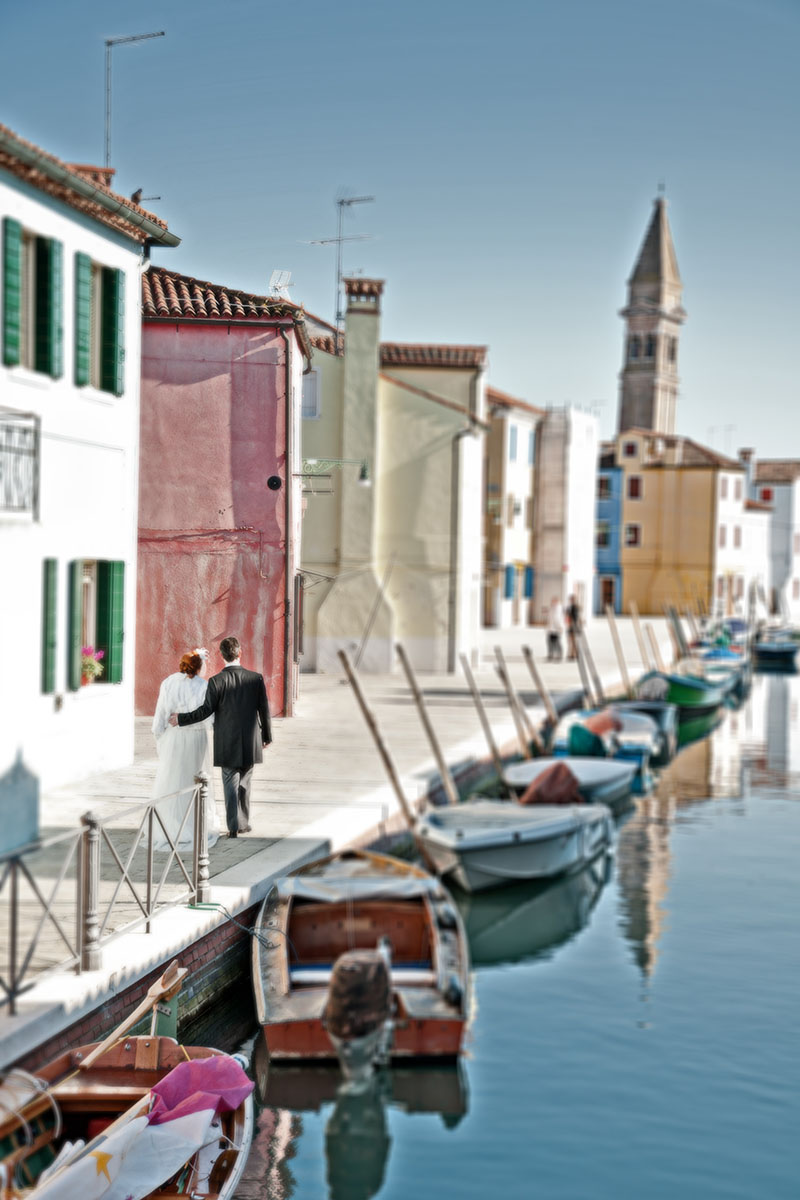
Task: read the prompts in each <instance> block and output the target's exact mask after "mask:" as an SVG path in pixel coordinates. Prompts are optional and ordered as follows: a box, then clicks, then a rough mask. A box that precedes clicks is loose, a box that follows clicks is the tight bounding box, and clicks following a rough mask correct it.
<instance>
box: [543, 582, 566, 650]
mask: <svg viewBox="0 0 800 1200" xmlns="http://www.w3.org/2000/svg"><path fill="white" fill-rule="evenodd" d="M563 636H564V609H563V608H562V607H561V601H560V600H559V598H558V596H553V599H552V600H551V601H550V608H549V609H548V611H547V661H548V662H561V659H562V658H563V657H564V647H563V645H562V643H561V639H562V637H563Z"/></svg>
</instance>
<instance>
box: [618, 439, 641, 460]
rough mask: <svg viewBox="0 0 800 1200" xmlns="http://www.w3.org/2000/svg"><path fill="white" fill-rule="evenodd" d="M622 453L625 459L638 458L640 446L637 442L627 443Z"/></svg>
mask: <svg viewBox="0 0 800 1200" xmlns="http://www.w3.org/2000/svg"><path fill="white" fill-rule="evenodd" d="M622 453H623V455H624V456H625V458H636V455H637V454H638V446H637V444H636V442H625V444H624V445H623V447H622Z"/></svg>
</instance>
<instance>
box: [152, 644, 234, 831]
mask: <svg viewBox="0 0 800 1200" xmlns="http://www.w3.org/2000/svg"><path fill="white" fill-rule="evenodd" d="M207 658H208V651H207V650H206V649H205V648H201V649H199V650H193V651H192V652H191V653H189V654H184V656H183V658H182V659H181V661H180V664H179V666H178V670H177V671H176V673H175V674H174V675H168V676H167V678H166V679H165V680H164V682H163V683H162V684H161V688H160V690H159V693H158V703H157V705H156V714H155V716H154V717H153V733H154V734H155V738H156V749H157V750H158V768H157V770H156V779H155V783H154V785H153V797H152V798H153V800H154V801H158V802H159V803H158V813H159V816H160V817H161V821H162V822H163V825H164V828H165V829H167V830H168V831H169V836H170V837H171V838H172V841H173V842H174V843H175V845H176V846H177V847H178V848H179V849H181V850H186V849H191V848H192V845H193V842H194V819H193V814H192V813H189V815H188V816H186V812H187V809H188V808H189V804H190V802H191V798H192V792H191V789H193V788H194V777H195V775H196V774H197V773H198V771H206V772H207V773H208V779H209V782H208V800H207V812H206V825H207V828H208V844H209V847H210V846H213V845H214V843H215V842H216V841H217V838H218V837H219V822H218V820H217V810H216V806H215V804H214V788H213V782H212V775H211V754H210V751H209V745H208V730H209V729H210V727H211V726H212V725H213V724H214V717H213V715H212V716H210V717H209V718H208V719H207V720H206V721H202V722H199V723H198V724H196V725H183V726H181V725H176V726H172V725H170V723H169V715H170V713H173V712H178V713H181V712H191V711H192V710H193V709H195V708H199V706H200V705H201V704H202V703H203V700H204V699H205V695H206V687H207V684H206V681H205V679H203V678H202V676H203V675H204V673H205V666H206V659H207ZM175 792H179V793H180V795H177V796H176V795H174V794H173V793H175ZM167 796H168V797H170V799H161V797H167ZM184 816H186V820H185V822H184ZM182 823H183V829H182V830H181V824H182ZM179 831H180V840H178V833H179ZM153 848H154V849H155V850H169V849H170V845H169V842H168V841H167V839H166V837H165V836H164V831H163V830H162V828H161V825H159V823H158V820H154V821H153Z"/></svg>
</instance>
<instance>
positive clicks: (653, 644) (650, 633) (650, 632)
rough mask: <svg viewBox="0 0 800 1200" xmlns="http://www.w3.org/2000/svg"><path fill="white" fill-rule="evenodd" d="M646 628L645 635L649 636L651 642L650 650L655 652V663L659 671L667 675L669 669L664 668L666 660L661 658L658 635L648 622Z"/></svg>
mask: <svg viewBox="0 0 800 1200" xmlns="http://www.w3.org/2000/svg"><path fill="white" fill-rule="evenodd" d="M644 628H645V633H646V634H647V640H648V641H649V642H650V649H651V650H652V652H653V662H654V663H655V664H656V667H657V669H658V670H659V671H660V672H661V673H662V675H665V674H666V672H667V668H666V667H665V666H664V660H663V658H662V657H661V651H660V650H659V648H658V642H657V641H656V635H655V632H654V630H653V626H652V625H651V624H650V622H649V621H648V622H647V624H646V625H645V627H644Z"/></svg>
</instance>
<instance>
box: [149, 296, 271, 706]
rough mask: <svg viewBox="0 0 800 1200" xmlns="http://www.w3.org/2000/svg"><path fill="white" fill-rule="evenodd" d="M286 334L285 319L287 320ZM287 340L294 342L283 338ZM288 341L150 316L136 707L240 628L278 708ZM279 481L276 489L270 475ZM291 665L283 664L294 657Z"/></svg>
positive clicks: (214, 657)
mask: <svg viewBox="0 0 800 1200" xmlns="http://www.w3.org/2000/svg"><path fill="white" fill-rule="evenodd" d="M288 329H289V330H291V329H292V326H291V323H289V324H288ZM292 336H293V335H292ZM284 352H285V346H284V342H283V339H282V337H281V336H280V334H279V333H278V331H277V330H276V329H269V328H264V327H263V326H261V327H258V326H251V327H247V328H242V327H237V326H227V325H211V324H205V323H203V322H202V321H201V320H198V322H197V323H196V324H194V323H192V324H190V323H188V322H181V323H180V324H176V323H170V324H159V323H151V322H149V321H145V323H144V326H143V331H142V398H141V449H140V470H139V564H138V611H137V632H136V711H137V713H138V714H140V715H142V714H143V715H147V714H150V713H152V712H153V711H154V709H155V703H156V698H157V696H158V687H159V684H160V682H161V680H162V679H163V678H164V677H165V676H166V675H169V674H170V673H171V672H173V671H175V670H177V666H178V662H179V660H180V656H181V654H183V653H184V652H185V651H187V650H191V649H193V648H194V647H195V646H197V645H204V646H207V647H208V649H209V650H210V651H211V658H210V662H209V674H213V673H214V672H215V671H217V670H219V669H220V668H221V667H222V659H221V656H220V654H219V641H220V639H221V638H223V637H225V636H227V635H230V634H235V635H236V636H237V637H238V638H239V640H240V641H241V643H242V646H243V655H242V662H243V665H244V666H247V667H250V668H251V669H252V670H256V671H261V672H262V673H263V675H264V677H265V679H266V681H267V690H268V692H269V699H270V708H271V711H272V712H273V714H279V713H280V712H282V710H283V695H284V684H283V663H284V566H285V560H284V529H285V513H286V510H285V498H286V463H285V459H286V428H285V403H284V394H285V374H284V366H283V362H284ZM271 475H278V476H280V479H281V481H282V486H281V488H280V490H278V491H271V490H270V489H269V488H268V487H267V479H268V478H269V477H270V476H271ZM290 661H291V656H290Z"/></svg>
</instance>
